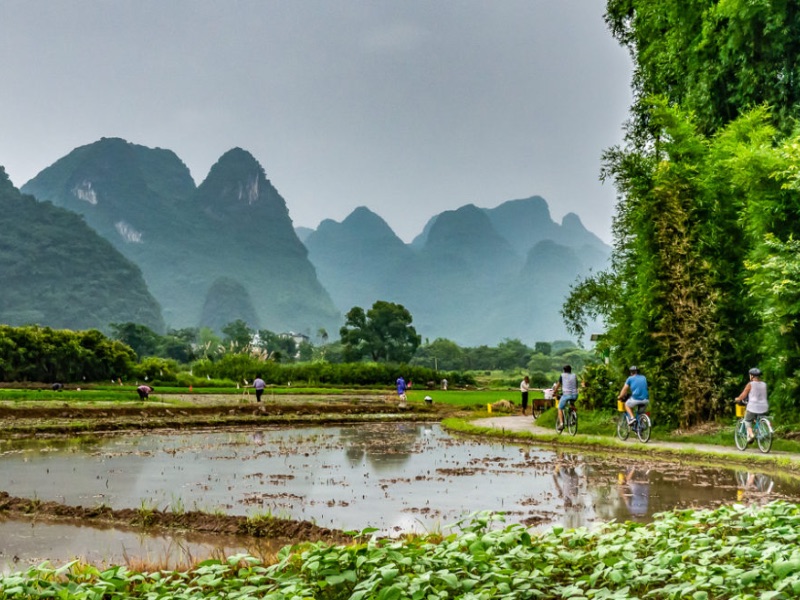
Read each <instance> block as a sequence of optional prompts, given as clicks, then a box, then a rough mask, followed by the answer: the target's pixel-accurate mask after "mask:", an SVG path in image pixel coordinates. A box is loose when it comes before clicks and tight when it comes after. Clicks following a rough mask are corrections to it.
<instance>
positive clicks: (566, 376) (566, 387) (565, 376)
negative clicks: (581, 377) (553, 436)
mask: <svg viewBox="0 0 800 600" xmlns="http://www.w3.org/2000/svg"><path fill="white" fill-rule="evenodd" d="M563 371H564V372H563V373H561V376H560V377H559V378H558V381H557V382H556V383H555V385H554V386H553V394H554V395H555V394H557V393H558V389H559V388H561V400H560V401H559V402H558V430H559V431H561V430H562V429H564V409H565V408H567V404H568V403H569V402H575V400H577V399H578V377H577V375H575V373H573V372H572V367H571V366H570V365H564V369H563Z"/></svg>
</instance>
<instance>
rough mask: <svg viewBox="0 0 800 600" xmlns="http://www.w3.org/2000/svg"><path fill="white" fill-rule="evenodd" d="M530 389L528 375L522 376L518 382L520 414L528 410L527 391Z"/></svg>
mask: <svg viewBox="0 0 800 600" xmlns="http://www.w3.org/2000/svg"><path fill="white" fill-rule="evenodd" d="M530 389H531V380H530V377H528V376H527V375H525V377H523V378H522V381H521V382H520V384H519V391H520V393H521V394H522V414H523V415H524V414H525V411H527V410H528V392H530Z"/></svg>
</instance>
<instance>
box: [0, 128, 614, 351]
mask: <svg viewBox="0 0 800 600" xmlns="http://www.w3.org/2000/svg"><path fill="white" fill-rule="evenodd" d="M22 189H23V191H24V192H26V193H30V194H33V195H34V196H36V197H37V198H38V199H39V200H43V201H50V202H52V203H53V204H56V205H58V206H61V207H64V208H67V209H69V210H71V211H74V212H77V213H79V214H80V215H83V217H84V219H85V222H86V224H88V225H89V226H90V227H91V228H92V229H93V230H95V231H96V232H98V233H99V234H100V235H101V236H102V237H103V238H105V239H106V240H108V241H109V242H111V244H113V246H114V247H115V248H116V249H117V250H118V251H119V252H120V253H122V254H123V255H124V256H125V257H127V258H128V259H129V260H130V261H133V262H134V263H136V264H137V265H138V266H139V267H140V268H141V273H142V274H143V275H144V280H145V281H146V282H147V286H148V287H149V290H150V291H151V292H152V294H153V296H155V298H156V299H157V300H158V302H159V303H160V305H161V308H162V311H163V315H164V320H165V321H166V323H167V325H168V326H170V327H176V328H177V327H191V326H196V325H208V326H211V327H213V328H215V329H217V330H219V328H220V327H222V326H223V325H225V324H227V323H230V322H232V321H235V320H237V319H242V320H244V321H246V322H247V323H248V324H249V325H250V326H251V327H253V328H262V329H270V330H273V331H286V330H294V331H298V332H303V333H307V334H313V333H314V332H316V331H317V330H318V329H319V328H320V327H324V328H326V329H327V330H328V331H329V332H336V331H338V329H339V327H340V326H341V324H342V315H343V314H344V312H346V311H348V310H349V309H350V308H352V307H353V306H361V307H363V308H369V307H371V306H372V304H373V303H374V302H375V301H376V300H387V301H391V302H398V303H400V304H403V305H404V306H406V307H407V308H408V309H409V311H410V312H411V314H412V315H413V317H414V325H415V327H416V328H417V331H419V332H420V333H421V334H422V335H423V336H424V337H426V338H428V339H431V340H432V339H435V338H436V337H446V338H449V339H452V340H454V341H456V342H458V343H459V344H464V345H481V344H487V345H493V344H496V343H498V342H499V341H501V340H502V339H504V338H519V339H521V340H523V341H525V342H526V343H533V342H535V341H540V340H554V339H563V338H565V337H567V335H566V331H565V328H564V325H563V323H562V320H561V317H560V315H559V309H560V307H561V305H562V303H563V300H564V298H565V295H566V294H567V291H568V289H569V286H570V285H571V284H572V283H574V282H575V281H576V279H577V278H578V277H583V276H586V275H587V274H588V273H589V272H591V271H592V270H599V269H602V268H604V267H605V265H606V263H607V261H608V257H609V255H610V248H609V247H608V246H606V245H605V244H604V243H603V242H602V241H601V240H600V239H599V238H597V236H595V235H594V234H592V233H591V232H589V231H588V230H587V229H586V228H585V227H584V226H583V224H582V223H581V220H580V219H579V218H578V216H577V215H574V214H569V215H566V216H565V217H564V218H563V220H562V222H561V223H560V224H559V223H556V222H554V221H553V219H552V218H551V216H550V211H549V208H548V206H547V202H546V201H545V200H544V199H543V198H541V197H539V196H534V197H531V198H526V199H521V200H511V201H508V202H505V203H503V204H501V205H500V206H498V207H496V208H492V209H486V208H478V207H476V206H474V205H471V204H469V205H465V206H462V207H461V208H459V209H458V210H452V211H446V212H443V213H440V214H438V215H436V216H434V217H433V218H432V219H430V221H429V222H428V223H427V224H426V226H425V228H424V230H423V231H422V233H421V234H420V235H419V236H417V238H415V239H414V241H413V242H412V243H411V244H405V243H403V241H402V240H401V239H400V238H398V237H397V235H395V233H394V232H393V231H392V229H391V228H390V227H389V226H388V225H387V224H386V222H385V221H384V220H383V219H381V218H380V217H379V216H377V215H376V214H375V213H373V212H371V211H370V210H369V209H368V208H366V207H360V208H357V209H356V210H355V211H353V213H352V214H351V215H349V216H348V217H347V218H346V219H345V220H344V221H342V222H341V223H337V222H335V221H332V220H324V221H322V223H321V224H320V226H319V227H318V228H317V229H316V230H310V229H308V228H298V229H297V230H295V229H294V228H293V226H292V222H291V219H290V217H289V212H288V210H287V207H286V202H285V201H284V199H283V198H282V197H281V195H280V194H279V193H278V191H277V190H276V189H275V187H274V186H273V185H272V184H271V183H270V181H269V180H268V179H267V178H266V175H265V173H264V169H263V168H262V167H261V165H259V164H258V162H257V161H256V160H255V158H254V157H253V156H252V155H251V154H250V153H248V152H246V151H245V150H242V149H240V148H234V149H233V150H230V151H229V152H226V153H225V154H224V155H223V156H222V157H221V158H220V159H219V161H218V162H217V163H216V164H215V165H214V166H213V167H212V168H211V169H210V171H209V174H208V176H207V177H206V179H205V180H204V181H203V182H202V183H201V184H200V185H199V186H195V183H194V181H193V180H192V178H191V176H190V173H189V170H188V169H187V168H186V165H184V164H183V162H182V161H181V160H180V159H179V158H178V157H177V156H176V155H175V154H174V153H173V152H171V151H169V150H162V149H152V148H146V147H144V146H138V145H134V144H130V143H128V142H126V141H125V140H121V139H111V138H109V139H106V138H104V139H102V140H100V141H98V142H95V143H93V144H89V145H87V146H83V147H80V148H76V149H75V150H74V151H72V152H70V153H69V154H68V155H67V156H65V157H64V158H62V159H60V160H59V161H57V162H56V163H55V164H53V165H52V166H50V167H48V168H47V169H45V170H44V171H42V172H41V173H39V174H38V175H37V176H36V177H35V178H34V179H32V180H31V181H30V182H28V183H27V184H26V185H25V186H23V188H22ZM36 206H46V205H45V204H41V205H39V204H36ZM53 210H55V209H53ZM63 214H66V213H63ZM34 220H35V219H34ZM45 221H46V219H45ZM84 229H85V228H84ZM37 237H38V238H40V240H41V239H42V238H46V239H48V240H49V236H37ZM21 243H22V242H20V244H21ZM35 256H36V255H35V254H33V255H32V258H33V257H35ZM32 265H33V266H31V270H32V271H33V272H38V270H40V269H44V268H45V267H42V266H40V265H39V263H38V262H36V261H34V262H33V263H32ZM129 278H130V281H131V282H132V283H131V286H132V289H138V288H137V285H138V284H136V283H135V276H134V275H129ZM8 281H13V279H9V280H8ZM3 283H4V287H6V286H5V283H6V280H4V281H3ZM4 293H6V292H5V290H4ZM14 293H17V292H16V290H15V291H14ZM130 293H132V294H134V295H136V293H137V292H130ZM6 294H7V293H6ZM144 294H145V295H146V290H144ZM6 297H7V296H6ZM114 301H116V300H114ZM114 301H112V299H111V298H108V297H106V303H107V304H108V305H109V306H111V305H113V304H114ZM0 310H5V308H4V307H3V306H0ZM8 310H9V311H12V312H9V313H8V315H10V316H7V317H6V319H11V318H12V317H13V318H14V319H16V320H17V321H19V320H20V318H21V317H20V315H19V314H17V313H14V312H13V311H14V310H21V309H19V308H18V307H16V306H15V307H12V308H9V309H8ZM37 310H38V309H37ZM139 310H140V311H143V309H141V308H140V309H139ZM30 314H34V313H30ZM137 314H141V315H142V316H141V318H130V319H127V320H133V321H137V322H140V323H145V324H148V323H153V324H154V325H155V326H157V327H161V325H162V323H161V321H160V320H159V318H157V317H154V316H153V315H152V314H150V315H148V314H145V312H140V313H137ZM92 318H94V317H92ZM98 318H99V317H98ZM102 318H106V317H102ZM87 319H88V320H91V318H89V317H87ZM114 320H117V321H119V320H123V319H121V318H120V319H118V318H115V319H114ZM99 325H100V326H103V325H105V322H99Z"/></svg>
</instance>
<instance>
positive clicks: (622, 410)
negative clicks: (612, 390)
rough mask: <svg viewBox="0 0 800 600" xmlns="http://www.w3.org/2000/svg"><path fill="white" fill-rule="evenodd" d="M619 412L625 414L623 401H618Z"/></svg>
mask: <svg viewBox="0 0 800 600" xmlns="http://www.w3.org/2000/svg"><path fill="white" fill-rule="evenodd" d="M617 410H618V411H619V412H625V403H624V402H623V401H622V400H617Z"/></svg>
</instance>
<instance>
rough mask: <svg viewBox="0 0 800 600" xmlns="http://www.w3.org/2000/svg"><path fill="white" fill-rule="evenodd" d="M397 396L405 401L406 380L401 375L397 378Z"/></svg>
mask: <svg viewBox="0 0 800 600" xmlns="http://www.w3.org/2000/svg"><path fill="white" fill-rule="evenodd" d="M397 397H398V398H400V400H402V401H403V402H405V401H406V380H405V379H403V378H402V377H398V378H397Z"/></svg>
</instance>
